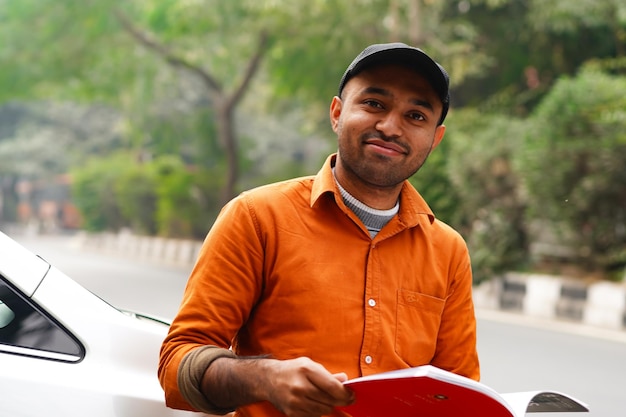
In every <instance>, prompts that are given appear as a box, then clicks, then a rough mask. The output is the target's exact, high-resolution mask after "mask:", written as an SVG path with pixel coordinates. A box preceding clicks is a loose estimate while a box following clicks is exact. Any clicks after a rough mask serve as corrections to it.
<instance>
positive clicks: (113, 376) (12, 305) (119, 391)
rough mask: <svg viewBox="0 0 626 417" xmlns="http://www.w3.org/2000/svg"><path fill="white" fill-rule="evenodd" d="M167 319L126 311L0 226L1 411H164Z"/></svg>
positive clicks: (10, 414) (137, 414)
mask: <svg viewBox="0 0 626 417" xmlns="http://www.w3.org/2000/svg"><path fill="white" fill-rule="evenodd" d="M167 327H168V324H167V323H165V322H163V321H160V320H157V319H154V318H150V317H147V316H144V315H138V314H132V313H129V312H123V311H120V310H118V309H116V308H114V307H112V306H111V305H109V304H108V303H106V302H105V301H103V300H102V299H100V298H98V297H97V296H96V295H94V294H92V293H91V292H89V291H88V290H86V289H85V288H83V287H82V286H80V285H79V284H78V283H76V282H75V281H73V280H72V279H70V278H69V277H67V276H66V275H64V274H63V273H62V272H60V271H59V270H58V269H56V268H55V267H53V266H51V265H50V264H48V263H47V262H46V261H44V260H43V259H41V258H40V257H38V256H36V255H34V254H33V253H31V252H30V251H28V250H27V249H25V248H24V247H22V246H21V245H19V244H18V243H16V242H15V241H13V240H12V239H11V238H9V237H8V236H6V235H5V234H3V233H2V232H0V397H1V399H0V416H6V417H17V416H19V417H31V416H49V417H74V416H77V417H78V416H80V417H85V416H90V417H100V416H102V417H114V416H115V417H126V416H133V417H143V416H146V417H148V416H150V417H161V416H180V417H183V416H187V417H189V416H199V415H202V414H198V413H190V412H184V411H178V410H172V409H168V408H166V407H165V403H164V395H163V391H162V390H161V386H160V385H159V382H158V379H157V376H156V372H157V363H158V355H159V348H160V345H161V342H162V341H163V338H164V337H165V334H166V332H167Z"/></svg>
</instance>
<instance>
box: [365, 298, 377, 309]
mask: <svg viewBox="0 0 626 417" xmlns="http://www.w3.org/2000/svg"><path fill="white" fill-rule="evenodd" d="M367 304H369V305H370V307H374V306H376V300H374V299H373V298H370V299H369V301H368V302H367Z"/></svg>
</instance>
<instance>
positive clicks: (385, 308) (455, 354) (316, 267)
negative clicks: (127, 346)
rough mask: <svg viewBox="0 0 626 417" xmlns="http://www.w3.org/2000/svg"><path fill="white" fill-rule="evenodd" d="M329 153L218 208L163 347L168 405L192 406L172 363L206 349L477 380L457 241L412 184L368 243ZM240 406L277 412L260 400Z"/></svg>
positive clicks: (465, 275)
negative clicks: (310, 168)
mask: <svg viewBox="0 0 626 417" xmlns="http://www.w3.org/2000/svg"><path fill="white" fill-rule="evenodd" d="M334 160H335V156H334V155H332V156H330V157H329V158H328V159H327V161H326V163H325V164H324V167H323V168H322V170H321V171H320V172H319V173H318V175H317V176H315V177H305V178H299V179H293V180H288V181H285V182H281V183H277V184H271V185H267V186H263V187H260V188H257V189H254V190H251V191H248V192H244V193H243V194H241V195H240V196H239V197H237V198H235V199H234V200H232V201H231V202H230V203H229V204H227V205H226V206H225V207H224V209H223V210H222V212H221V213H220V216H219V217H218V219H217V220H216V222H215V224H214V225H213V227H212V229H211V231H210V232H209V234H208V235H207V238H206V240H205V242H204V245H203V248H202V250H201V253H200V256H199V258H198V261H197V263H196V265H195V267H194V269H193V271H192V273H191V276H190V278H189V282H188V284H187V288H186V290H185V294H184V297H183V301H182V304H181V308H180V311H179V313H178V315H177V317H176V318H175V319H174V321H173V323H172V326H171V328H170V332H169V334H168V336H167V338H166V340H165V341H164V344H163V347H162V352H161V361H160V365H159V377H160V380H161V384H162V385H163V387H164V389H165V393H166V400H167V404H168V405H169V406H170V407H174V408H189V407H190V406H189V405H188V404H187V402H186V401H185V400H184V398H183V397H182V396H181V394H180V392H179V391H178V387H177V380H176V378H177V370H178V365H179V363H180V361H181V360H182V358H183V357H184V355H185V354H186V353H188V352H189V351H191V350H192V349H194V348H196V347H199V346H204V345H216V346H220V347H225V348H228V347H229V346H232V348H233V350H234V351H235V352H236V353H237V354H240V355H259V354H271V355H272V356H273V357H275V358H277V359H291V358H296V357H300V356H307V357H309V358H311V359H313V360H314V361H317V362H319V363H321V364H322V365H324V366H325V367H326V368H327V369H328V370H329V371H330V372H331V373H337V372H346V373H347V374H348V377H349V378H355V377H358V376H361V375H370V374H373V373H378V372H383V371H389V370H394V369H399V368H406V367H411V366H418V365H425V364H432V365H435V366H437V367H440V368H443V369H446V370H449V371H452V372H455V373H458V374H461V375H464V376H467V377H470V378H473V379H478V378H479V364H478V355H477V352H476V321H475V316H474V307H473V303H472V298H471V291H472V275H471V268H470V260H469V255H468V251H467V248H466V245H465V243H464V241H463V239H462V238H461V237H460V235H459V234H458V233H456V232H455V231H454V230H453V229H451V228H450V227H449V226H447V225H445V224H443V223H441V222H440V221H438V220H436V219H435V217H434V215H433V214H432V212H431V210H430V209H429V207H428V205H427V204H426V203H425V201H424V200H423V199H422V197H421V196H420V195H419V194H418V193H417V191H416V190H415V189H414V188H413V187H412V186H411V185H410V183H409V182H405V183H404V185H403V187H402V191H401V195H400V210H399V212H398V214H397V215H396V216H395V217H394V218H393V219H392V220H391V221H390V222H389V223H388V224H387V225H386V226H385V227H384V228H383V229H382V230H381V231H380V232H379V233H378V235H377V236H376V237H375V238H374V239H372V238H370V235H369V233H368V231H367V229H366V228H365V226H364V225H363V224H362V222H361V221H360V220H359V219H358V218H357V217H356V215H355V214H354V213H353V212H352V211H350V210H349V209H348V208H347V207H346V206H345V204H344V203H343V201H342V199H341V195H340V193H339V190H338V188H337V185H336V183H335V180H334V177H333V174H332V172H331V166H332V165H334ZM252 412H253V413H252ZM238 413H240V415H250V416H252V415H254V416H280V415H282V414H280V413H279V412H278V411H276V410H275V409H274V408H273V407H272V406H271V405H269V404H265V403H261V404H256V405H254V406H252V407H243V408H242V409H239V410H238Z"/></svg>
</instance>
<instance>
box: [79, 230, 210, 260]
mask: <svg viewBox="0 0 626 417" xmlns="http://www.w3.org/2000/svg"><path fill="white" fill-rule="evenodd" d="M72 246H75V247H77V248H80V249H87V250H97V251H104V252H108V253H114V254H116V255H123V256H129V257H133V258H137V259H144V260H149V261H156V262H162V263H165V264H172V265H179V266H193V264H194V263H195V261H196V258H197V257H198V253H199V252H200V248H201V247H202V242H199V241H195V240H185V239H171V238H163V237H153V236H139V235H134V234H132V233H130V232H125V231H122V232H119V233H97V234H90V233H86V232H80V233H78V234H77V235H76V236H74V238H73V242H72Z"/></svg>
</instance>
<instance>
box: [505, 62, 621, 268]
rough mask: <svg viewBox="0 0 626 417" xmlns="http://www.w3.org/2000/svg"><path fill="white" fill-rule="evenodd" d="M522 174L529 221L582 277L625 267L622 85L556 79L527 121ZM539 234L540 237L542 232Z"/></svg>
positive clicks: (593, 76)
mask: <svg viewBox="0 0 626 417" xmlns="http://www.w3.org/2000/svg"><path fill="white" fill-rule="evenodd" d="M531 122H532V123H531V124H530V125H529V127H530V128H529V129H528V132H527V134H526V135H525V144H524V152H523V153H521V154H520V155H519V158H518V161H517V166H518V168H519V170H520V171H522V172H523V174H524V178H525V186H526V190H527V193H528V201H529V209H530V210H529V216H531V218H532V219H539V220H540V221H542V224H547V225H549V229H550V230H549V231H550V232H551V233H552V234H553V235H555V236H556V237H557V240H558V241H559V243H560V244H562V245H566V246H567V247H569V248H570V249H571V254H572V255H571V256H572V259H571V261H573V262H575V263H578V264H581V265H583V266H584V267H585V268H586V269H587V270H600V271H610V270H612V269H619V268H621V267H622V266H623V265H624V264H626V169H625V168H624V167H626V78H624V77H615V76H610V75H607V74H604V73H602V72H600V71H594V70H586V71H582V72H581V73H580V74H579V75H577V76H576V77H575V78H562V79H560V80H559V81H558V82H557V83H556V85H555V86H554V88H553V89H552V90H551V91H550V93H549V94H548V95H547V96H546V97H545V99H544V100H543V101H542V103H541V104H540V106H539V107H538V108H537V110H536V112H535V113H534V114H533V116H532V118H531ZM544 232H545V230H544Z"/></svg>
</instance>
